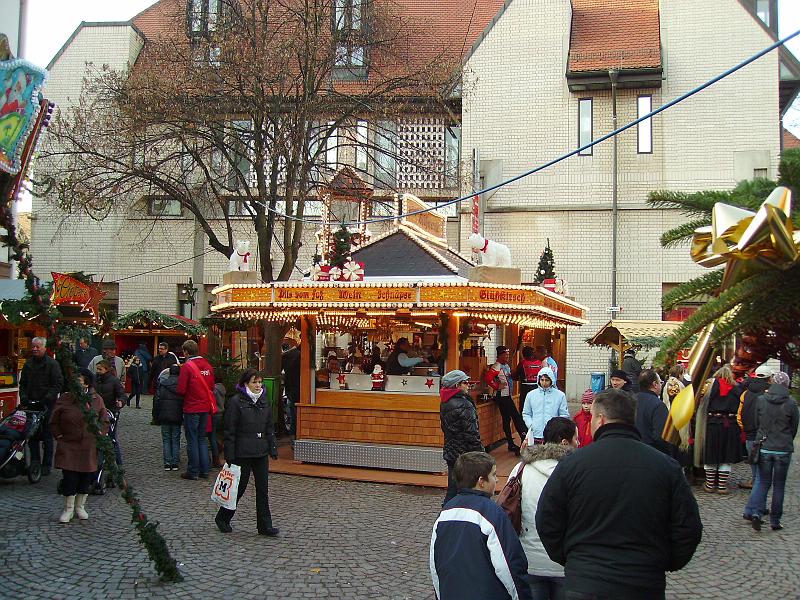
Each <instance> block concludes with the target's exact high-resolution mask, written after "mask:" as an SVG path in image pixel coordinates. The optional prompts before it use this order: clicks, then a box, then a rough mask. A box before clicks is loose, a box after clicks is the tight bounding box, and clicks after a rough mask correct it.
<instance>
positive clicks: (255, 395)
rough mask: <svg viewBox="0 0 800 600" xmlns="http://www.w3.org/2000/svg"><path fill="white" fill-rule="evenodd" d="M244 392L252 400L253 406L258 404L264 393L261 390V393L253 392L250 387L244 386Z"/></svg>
mask: <svg viewBox="0 0 800 600" xmlns="http://www.w3.org/2000/svg"><path fill="white" fill-rule="evenodd" d="M244 392H245V394H247V396H248V397H249V398H250V400H251V401H252V402H253V404H255V403H256V402H258V399H259V398H261V394H263V393H264V390H261V391H260V392H258V393H256V392H253V391H251V390H250V388H249V387H247V386H244Z"/></svg>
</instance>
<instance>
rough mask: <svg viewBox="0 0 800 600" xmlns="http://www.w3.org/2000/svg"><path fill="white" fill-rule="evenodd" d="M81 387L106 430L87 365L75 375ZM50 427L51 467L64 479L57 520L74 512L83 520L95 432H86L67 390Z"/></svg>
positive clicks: (94, 455)
mask: <svg viewBox="0 0 800 600" xmlns="http://www.w3.org/2000/svg"><path fill="white" fill-rule="evenodd" d="M78 378H79V381H80V384H81V387H82V388H83V390H84V391H85V392H86V393H88V394H89V395H90V396H91V397H92V410H94V411H95V412H96V413H97V418H98V420H99V422H100V423H101V428H102V434H103V435H105V433H106V431H107V430H108V417H107V416H106V410H105V406H104V404H103V399H102V398H101V397H100V395H99V394H97V392H95V391H94V389H93V387H92V385H93V383H94V377H93V375H92V372H91V371H89V370H88V369H81V370H80V372H79V375H78ZM50 430H51V431H52V432H53V438H54V439H55V440H56V444H57V445H56V457H55V467H56V468H57V469H61V470H62V473H63V477H64V480H63V482H62V488H61V493H62V494H63V495H64V512H63V513H61V517H60V518H59V519H58V520H59V522H61V523H69V522H70V521H71V520H72V517H73V516H74V515H76V516H77V517H78V519H80V520H82V521H85V520H86V519H88V518H89V514H88V513H87V512H86V498H87V495H88V493H89V486H90V485H91V484H92V478H93V476H94V474H95V472H96V471H97V445H96V442H95V436H94V435H93V434H92V433H90V432H89V429H88V425H87V424H86V420H85V419H84V417H83V412H82V411H81V407H80V406H78V404H77V403H76V402H75V396H74V395H73V394H72V393H70V392H67V393H65V394H61V396H59V397H58V400H56V404H55V407H54V408H53V416H52V417H50Z"/></svg>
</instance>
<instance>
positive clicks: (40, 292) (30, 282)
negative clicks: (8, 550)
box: [0, 174, 183, 582]
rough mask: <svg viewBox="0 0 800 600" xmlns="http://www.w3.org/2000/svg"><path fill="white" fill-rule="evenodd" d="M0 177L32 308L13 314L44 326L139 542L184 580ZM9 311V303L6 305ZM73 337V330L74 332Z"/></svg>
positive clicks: (3, 222) (168, 575) (166, 575)
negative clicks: (103, 419)
mask: <svg viewBox="0 0 800 600" xmlns="http://www.w3.org/2000/svg"><path fill="white" fill-rule="evenodd" d="M2 175H3V176H2V177H0V193H2V196H0V198H2V200H1V201H0V226H2V227H4V228H5V229H6V231H7V233H6V235H5V236H3V239H2V242H3V244H4V245H6V246H8V247H9V250H10V252H9V254H10V256H9V258H10V259H11V260H16V261H18V263H19V265H18V268H19V276H20V278H21V279H23V280H24V281H25V289H26V291H27V296H26V297H25V298H24V299H23V300H22V301H18V302H22V304H19V305H18V306H25V307H27V308H29V313H30V314H26V315H25V316H22V315H21V314H17V315H11V316H12V319H11V320H14V319H15V318H16V317H21V318H23V319H28V320H34V319H36V320H37V321H38V323H39V324H40V325H41V326H42V327H44V328H45V329H46V330H47V332H48V342H47V345H48V348H50V349H51V350H53V352H54V353H55V356H56V360H57V361H58V363H59V364H60V366H61V370H62V372H63V373H64V375H65V378H64V379H65V381H66V382H67V391H69V392H71V393H72V394H73V397H74V398H75V401H76V403H77V404H78V406H79V407H80V409H81V412H82V413H83V417H84V419H85V420H86V424H87V428H88V430H89V432H90V433H92V434H93V435H94V436H95V438H96V444H97V448H98V449H101V450H103V451H104V452H105V457H106V464H105V467H106V468H107V469H108V470H109V472H110V473H111V477H112V479H113V480H114V482H115V483H116V484H117V486H118V487H119V488H120V490H121V492H122V497H123V498H124V499H125V501H126V502H127V503H128V504H129V505H130V507H131V522H132V523H133V524H134V525H135V527H136V530H137V533H138V534H139V541H140V542H141V543H142V545H143V546H144V547H145V548H146V549H147V554H148V556H149V557H150V560H151V561H152V562H153V564H154V566H155V568H156V571H157V572H158V574H159V575H160V577H161V580H162V581H164V582H175V581H182V580H183V577H182V576H181V574H180V572H179V571H178V567H177V562H176V561H175V559H174V558H172V556H171V555H170V553H169V549H168V548H167V543H166V541H165V540H164V538H163V537H162V536H161V534H160V533H159V532H158V522H152V521H149V520H148V518H147V515H146V514H145V513H144V511H143V510H142V505H141V503H140V501H139V499H138V497H137V496H136V492H135V491H134V489H133V486H131V484H130V483H128V481H127V480H126V479H125V469H123V468H122V467H121V466H119V465H117V464H116V461H115V460H114V448H113V446H112V444H111V440H110V439H109V437H108V436H106V435H102V434H101V428H100V423H99V421H98V418H97V413H95V411H93V410H92V409H91V406H92V397H91V396H90V395H89V394H87V393H85V392H84V391H83V389H82V388H81V387H80V386H79V385H78V380H77V377H75V373H76V371H77V369H76V365H75V362H74V361H73V358H72V353H71V352H70V351H69V348H68V347H67V345H66V344H62V342H61V339H62V332H63V333H64V334H67V333H70V331H71V329H70V327H69V326H67V325H61V326H60V327H58V329H57V328H56V325H57V317H58V315H59V313H58V311H57V310H55V309H54V308H53V307H51V305H50V293H51V287H50V286H48V285H42V283H41V281H40V280H39V278H38V277H36V276H35V275H34V274H33V261H32V259H31V256H30V251H29V247H28V245H27V244H24V243H22V242H20V241H19V239H18V238H17V231H16V228H15V227H14V221H13V218H12V216H11V202H12V198H11V189H12V184H13V179H12V178H11V177H9V176H7V175H5V174H2ZM4 304H6V306H5V307H4V310H6V309H7V308H8V304H9V303H4ZM72 333H73V334H74V331H72Z"/></svg>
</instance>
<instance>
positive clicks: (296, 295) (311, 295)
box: [275, 288, 323, 302]
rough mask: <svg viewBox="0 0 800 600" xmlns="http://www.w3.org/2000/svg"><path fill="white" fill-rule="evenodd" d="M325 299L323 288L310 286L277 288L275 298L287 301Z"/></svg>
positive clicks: (316, 300)
mask: <svg viewBox="0 0 800 600" xmlns="http://www.w3.org/2000/svg"><path fill="white" fill-rule="evenodd" d="M322 299H323V290H321V289H317V290H314V289H310V288H277V289H276V290H275V300H276V301H278V302H280V301H282V300H283V301H285V302H319V301H321V300H322Z"/></svg>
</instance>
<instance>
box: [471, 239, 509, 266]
mask: <svg viewBox="0 0 800 600" xmlns="http://www.w3.org/2000/svg"><path fill="white" fill-rule="evenodd" d="M469 245H470V246H471V247H472V248H473V249H475V250H477V251H478V252H479V253H482V254H483V260H482V261H481V263H482V264H484V265H486V266H487V267H506V268H511V251H510V250H509V249H508V246H506V245H505V244H500V243H499V242H495V241H492V240H487V239H485V238H484V237H483V236H482V235H481V234H480V233H473V234H472V235H471V236H469Z"/></svg>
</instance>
